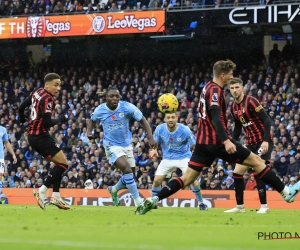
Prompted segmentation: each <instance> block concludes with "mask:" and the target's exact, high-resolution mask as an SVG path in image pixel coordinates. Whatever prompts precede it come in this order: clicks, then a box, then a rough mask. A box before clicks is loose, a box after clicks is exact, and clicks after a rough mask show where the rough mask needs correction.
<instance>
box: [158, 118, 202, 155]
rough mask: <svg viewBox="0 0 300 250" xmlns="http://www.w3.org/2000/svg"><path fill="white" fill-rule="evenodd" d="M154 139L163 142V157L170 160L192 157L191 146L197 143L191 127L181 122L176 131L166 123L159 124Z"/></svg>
mask: <svg viewBox="0 0 300 250" xmlns="http://www.w3.org/2000/svg"><path fill="white" fill-rule="evenodd" d="M154 140H155V141H156V142H157V143H160V144H161V147H162V152H163V159H169V160H178V159H184V158H190V157H191V155H192V152H191V150H190V147H191V146H192V145H195V144H196V138H195V136H194V135H193V133H192V131H191V130H190V129H189V127H187V126H185V125H182V124H180V123H178V124H177V129H176V130H175V131H174V132H170V131H169V130H168V128H167V124H166V123H164V124H161V125H159V126H157V128H156V129H155V132H154Z"/></svg>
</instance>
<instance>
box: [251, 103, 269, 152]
mask: <svg viewBox="0 0 300 250" xmlns="http://www.w3.org/2000/svg"><path fill="white" fill-rule="evenodd" d="M250 109H251V110H253V111H254V112H256V113H257V114H258V117H259V119H260V120H261V121H262V122H263V124H264V137H263V142H262V144H261V146H260V147H261V149H262V151H263V154H265V153H266V152H268V150H269V142H270V132H271V125H272V123H271V119H270V117H269V116H268V115H267V113H266V111H265V110H264V108H263V106H262V105H261V104H260V103H259V101H258V100H257V99H255V98H252V99H251V101H250Z"/></svg>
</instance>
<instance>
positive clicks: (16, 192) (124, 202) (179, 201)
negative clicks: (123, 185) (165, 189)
mask: <svg viewBox="0 0 300 250" xmlns="http://www.w3.org/2000/svg"><path fill="white" fill-rule="evenodd" d="M2 192H3V193H4V194H5V195H6V196H7V197H8V202H9V204H36V200H35V198H34V197H33V195H32V189H27V188H22V189H18V188H3V189H2ZM51 193H52V190H51V189H50V190H48V192H47V196H48V197H50V196H51ZM60 193H61V196H62V197H64V199H65V201H66V202H67V203H69V204H70V205H72V206H80V205H81V206H82V205H83V206H86V205H91V206H111V205H113V203H112V200H111V196H110V194H109V193H108V191H107V190H101V189H93V190H87V189H60ZM139 193H140V195H141V197H143V198H147V197H150V196H151V191H150V190H139ZM202 194H203V197H204V202H205V204H207V206H208V207H214V208H233V207H235V206H236V202H235V195H234V191H215V190H211V191H210V190H209V191H206V190H202ZM119 197H120V203H121V206H134V200H133V199H132V198H131V195H130V193H129V192H128V190H127V189H126V190H121V191H119ZM244 199H245V206H246V207H247V208H259V207H260V204H259V198H258V193H257V191H245V194H244ZM267 201H268V205H269V207H270V208H278V209H299V208H300V196H298V197H297V198H296V200H295V202H293V203H286V202H285V201H284V200H283V199H282V197H281V195H280V194H278V193H277V192H276V191H268V192H267ZM159 206H163V207H197V206H198V202H197V200H196V199H195V196H194V194H193V192H192V191H190V190H181V191H179V192H177V193H176V194H174V195H172V196H170V197H169V198H168V199H165V200H163V201H162V202H161V203H160V204H159Z"/></svg>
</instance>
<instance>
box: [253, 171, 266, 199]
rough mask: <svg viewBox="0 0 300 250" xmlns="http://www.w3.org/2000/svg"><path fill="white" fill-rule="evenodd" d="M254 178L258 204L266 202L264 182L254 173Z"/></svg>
mask: <svg viewBox="0 0 300 250" xmlns="http://www.w3.org/2000/svg"><path fill="white" fill-rule="evenodd" d="M254 178H255V180H256V187H257V190H258V196H259V200H260V204H267V190H266V184H265V183H264V182H263V181H262V180H261V179H260V178H259V177H258V176H257V174H256V175H254Z"/></svg>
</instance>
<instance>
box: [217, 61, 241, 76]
mask: <svg viewBox="0 0 300 250" xmlns="http://www.w3.org/2000/svg"><path fill="white" fill-rule="evenodd" d="M235 69H236V65H235V63H234V62H232V61H231V60H226V61H217V62H216V63H215V64H214V68H213V73H214V76H216V77H219V76H220V75H221V74H223V73H225V74H228V73H229V72H230V70H235Z"/></svg>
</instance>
